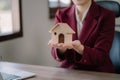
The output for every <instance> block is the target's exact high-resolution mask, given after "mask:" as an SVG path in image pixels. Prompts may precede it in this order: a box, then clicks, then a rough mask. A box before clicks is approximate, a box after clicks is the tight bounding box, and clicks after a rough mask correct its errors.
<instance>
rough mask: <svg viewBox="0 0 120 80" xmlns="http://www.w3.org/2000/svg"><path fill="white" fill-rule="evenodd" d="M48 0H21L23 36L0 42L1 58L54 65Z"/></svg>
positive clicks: (51, 21)
mask: <svg viewBox="0 0 120 80" xmlns="http://www.w3.org/2000/svg"><path fill="white" fill-rule="evenodd" d="M47 1H48V0H22V9H23V10H22V12H23V14H22V15H23V35H24V36H23V37H22V38H18V39H14V40H10V41H5V42H1V43H0V55H1V56H3V60H7V61H13V62H20V63H27V64H38V65H46V66H56V65H57V62H56V61H55V60H54V59H53V58H52V56H51V47H49V46H48V45H47V43H48V41H49V40H50V34H49V32H48V31H49V29H50V28H51V27H52V26H53V23H54V21H53V20H50V19H49V17H48V2H47Z"/></svg>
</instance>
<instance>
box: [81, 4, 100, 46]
mask: <svg viewBox="0 0 120 80" xmlns="http://www.w3.org/2000/svg"><path fill="white" fill-rule="evenodd" d="M98 16H99V10H98V6H97V5H96V3H95V2H93V3H92V5H91V7H90V9H89V11H88V14H87V15H86V18H85V21H84V23H83V27H82V30H81V33H80V36H79V40H80V41H81V43H82V44H84V43H85V41H86V40H87V39H88V37H89V35H90V34H91V32H92V31H93V30H94V29H95V27H96V24H97V17H98Z"/></svg>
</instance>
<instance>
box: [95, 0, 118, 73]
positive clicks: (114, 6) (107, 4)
mask: <svg viewBox="0 0 120 80" xmlns="http://www.w3.org/2000/svg"><path fill="white" fill-rule="evenodd" d="M96 2H97V4H98V5H100V6H102V7H104V8H106V9H109V10H111V11H113V12H114V13H115V16H116V18H118V17H120V4H119V3H118V2H116V1H96ZM117 26H119V27H120V25H117ZM110 58H111V61H112V63H113V65H114V67H115V72H116V73H118V74H120V32H115V36H114V40H113V45H112V48H111V50H110Z"/></svg>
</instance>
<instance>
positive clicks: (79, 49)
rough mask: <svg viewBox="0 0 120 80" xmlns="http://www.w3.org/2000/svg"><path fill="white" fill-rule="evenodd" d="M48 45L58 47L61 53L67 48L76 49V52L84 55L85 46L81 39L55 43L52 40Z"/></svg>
mask: <svg viewBox="0 0 120 80" xmlns="http://www.w3.org/2000/svg"><path fill="white" fill-rule="evenodd" d="M48 45H49V46H51V47H55V48H57V49H58V50H59V51H60V52H61V53H64V52H65V51H66V50H67V49H74V50H75V51H76V52H78V53H79V54H81V55H82V53H83V50H84V46H83V45H82V44H81V43H80V41H79V40H75V41H73V42H71V43H55V42H52V41H51V40H50V41H49V43H48Z"/></svg>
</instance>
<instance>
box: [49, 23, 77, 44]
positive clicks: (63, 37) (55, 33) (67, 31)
mask: <svg viewBox="0 0 120 80" xmlns="http://www.w3.org/2000/svg"><path fill="white" fill-rule="evenodd" d="M49 32H50V33H51V35H52V36H51V40H52V41H53V42H55V43H69V42H71V41H72V35H73V34H74V33H75V32H74V31H73V30H72V28H71V27H70V26H69V25H68V24H66V23H58V24H56V25H55V26H53V28H52V29H51V30H50V31H49Z"/></svg>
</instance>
